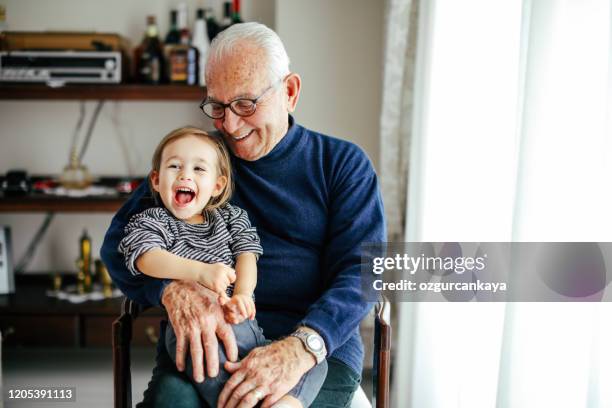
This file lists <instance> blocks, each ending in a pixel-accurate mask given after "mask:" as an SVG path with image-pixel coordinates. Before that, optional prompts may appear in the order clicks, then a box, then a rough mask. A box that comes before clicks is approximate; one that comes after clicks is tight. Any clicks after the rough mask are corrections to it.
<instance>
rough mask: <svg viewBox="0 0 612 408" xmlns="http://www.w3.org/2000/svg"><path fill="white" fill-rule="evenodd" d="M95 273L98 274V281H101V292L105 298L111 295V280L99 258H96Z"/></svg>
mask: <svg viewBox="0 0 612 408" xmlns="http://www.w3.org/2000/svg"><path fill="white" fill-rule="evenodd" d="M96 275H98V277H99V279H100V282H102V293H103V294H104V297H105V298H111V297H113V286H112V283H113V280H112V279H111V277H110V274H109V273H108V269H106V265H104V263H103V262H102V261H101V260H99V259H98V260H96Z"/></svg>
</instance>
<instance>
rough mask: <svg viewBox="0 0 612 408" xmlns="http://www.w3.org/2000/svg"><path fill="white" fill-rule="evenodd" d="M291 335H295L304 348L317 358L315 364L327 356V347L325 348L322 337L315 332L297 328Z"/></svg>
mask: <svg viewBox="0 0 612 408" xmlns="http://www.w3.org/2000/svg"><path fill="white" fill-rule="evenodd" d="M291 336H293V337H297V338H298V339H300V340H301V341H302V344H303V345H304V348H305V349H306V351H308V352H309V353H310V354H312V355H313V356H314V358H315V359H316V360H317V364H320V363H321V362H322V361H323V360H325V357H326V356H327V349H326V348H325V342H324V341H323V337H321V336H319V335H318V334H316V333H311V332H309V331H306V330H304V329H297V330H296V331H294V332H293V333H291Z"/></svg>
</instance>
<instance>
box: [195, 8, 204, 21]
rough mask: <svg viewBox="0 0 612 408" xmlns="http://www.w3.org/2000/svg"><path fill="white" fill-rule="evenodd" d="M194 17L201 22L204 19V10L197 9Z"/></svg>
mask: <svg viewBox="0 0 612 408" xmlns="http://www.w3.org/2000/svg"><path fill="white" fill-rule="evenodd" d="M196 17H197V19H198V20H203V19H204V9H201V8H199V9H198V10H197V11H196Z"/></svg>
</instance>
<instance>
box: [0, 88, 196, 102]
mask: <svg viewBox="0 0 612 408" xmlns="http://www.w3.org/2000/svg"><path fill="white" fill-rule="evenodd" d="M205 97H206V88H205V87H200V86H187V85H123V84H118V85H66V86H63V87H60V88H51V87H49V86H46V85H39V84H26V85H6V84H2V85H0V100H3V99H4V100H31V99H42V100H53V99H55V100H84V99H85V100H101V99H104V100H117V101H201V100H203V99H204V98H205Z"/></svg>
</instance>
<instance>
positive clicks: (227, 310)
mask: <svg viewBox="0 0 612 408" xmlns="http://www.w3.org/2000/svg"><path fill="white" fill-rule="evenodd" d="M223 314H224V316H225V321H226V322H228V323H231V324H238V323H242V322H243V321H244V320H245V319H250V320H253V319H255V303H254V302H253V297H252V296H249V295H245V294H242V293H234V295H233V296H232V297H231V299H230V300H228V301H227V302H225V303H223Z"/></svg>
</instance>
